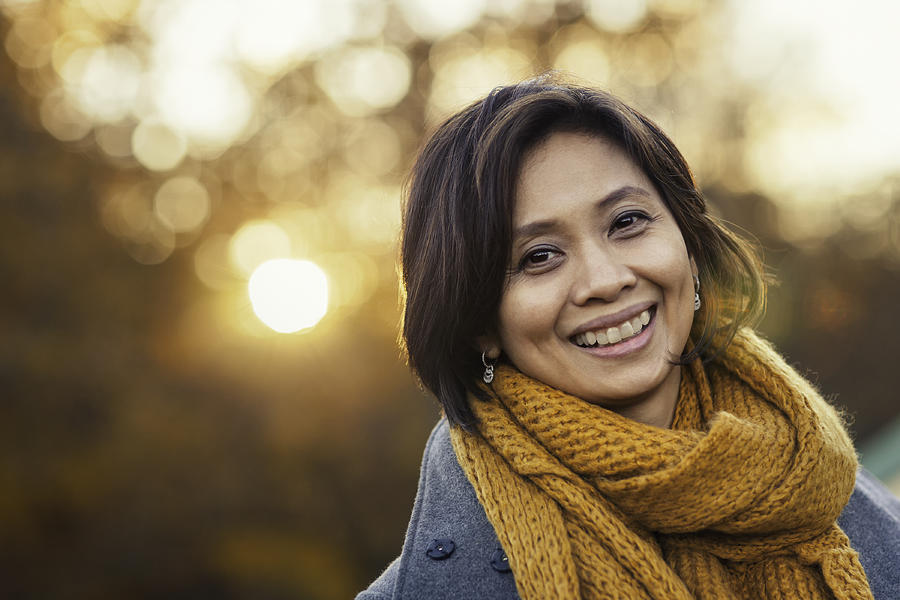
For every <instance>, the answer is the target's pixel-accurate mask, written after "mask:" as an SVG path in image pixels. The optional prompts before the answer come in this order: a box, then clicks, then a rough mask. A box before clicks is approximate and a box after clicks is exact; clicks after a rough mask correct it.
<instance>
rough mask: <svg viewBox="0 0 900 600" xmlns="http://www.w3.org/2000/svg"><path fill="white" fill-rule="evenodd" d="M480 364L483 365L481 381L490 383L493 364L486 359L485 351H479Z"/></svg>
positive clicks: (492, 374) (492, 378)
mask: <svg viewBox="0 0 900 600" xmlns="http://www.w3.org/2000/svg"><path fill="white" fill-rule="evenodd" d="M481 364H483V365H484V375H482V376H481V379H482V381H484V382H485V383H486V384H488V385H490V384H491V382H492V381H494V365H492V364H491V363H489V362H488V361H487V353H486V352H482V353H481Z"/></svg>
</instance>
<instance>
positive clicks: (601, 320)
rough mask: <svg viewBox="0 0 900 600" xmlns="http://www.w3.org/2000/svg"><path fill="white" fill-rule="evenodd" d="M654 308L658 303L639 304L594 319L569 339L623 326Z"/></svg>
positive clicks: (575, 331)
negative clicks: (589, 332)
mask: <svg viewBox="0 0 900 600" xmlns="http://www.w3.org/2000/svg"><path fill="white" fill-rule="evenodd" d="M653 306H656V302H641V303H639V304H632V305H631V306H629V307H628V308H623V309H622V310H620V311H619V312H615V313H612V314H611V315H604V316H602V317H597V318H596V319H592V320H590V321H588V322H587V323H584V324H583V325H579V326H578V328H577V329H575V330H574V331H572V333H570V334H569V339H572V338H573V337H575V336H576V335H578V334H579V333H584V332H586V331H597V330H598V329H608V328H610V327H613V326H616V325H621V324H622V323H624V322H625V321H630V320H631V319H633V318H635V317H636V316H638V315H639V314H641V313H642V312H644V311H645V310H649V309H650V308H651V307H653ZM635 337H637V336H635Z"/></svg>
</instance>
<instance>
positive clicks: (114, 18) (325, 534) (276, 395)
mask: <svg viewBox="0 0 900 600" xmlns="http://www.w3.org/2000/svg"><path fill="white" fill-rule="evenodd" d="M263 4H264V6H263V8H262V9H260V8H259V7H258V8H257V10H255V11H253V10H251V8H249V7H251V6H252V3H251V4H248V5H246V6H245V4H244V3H242V2H239V1H238V0H233V1H229V2H223V3H221V4H209V3H204V2H202V1H194V0H191V1H190V2H188V1H186V0H185V1H183V2H168V1H164V0H159V1H157V2H149V1H146V0H145V1H144V2H139V1H138V0H68V1H61V0H59V1H57V0H52V1H51V0H47V1H46V2H40V1H26V0H18V1H15V0H6V1H5V2H0V9H2V10H3V14H4V15H5V20H4V21H2V22H0V33H2V36H3V39H4V40H5V49H6V53H5V54H4V55H3V57H2V59H0V202H2V204H0V211H2V213H0V216H2V218H0V265H2V270H3V273H4V285H3V294H2V296H0V334H2V339H3V341H4V343H3V345H2V346H0V382H2V388H0V389H2V392H0V393H2V404H0V406H2V413H0V447H2V452H0V481H2V489H3V494H2V495H0V539H3V541H4V543H3V548H2V549H0V596H2V597H10V598H57V597H66V598H79V599H80V598H85V599H86V598H101V597H103V598H106V597H129V598H157V597H168V598H180V597H184V598H187V597H191V598H196V597H216V598H273V599H276V598H310V599H323V600H324V599H331V598H347V597H351V596H352V595H353V594H354V593H355V592H356V591H357V590H359V589H360V588H362V587H364V586H365V585H366V584H367V583H368V582H369V581H370V580H371V579H372V578H374V577H375V576H376V575H377V573H378V572H379V571H380V569H381V568H383V567H384V566H385V565H386V564H387V563H388V562H389V560H391V559H392V558H393V557H394V556H395V555H396V554H397V552H398V551H399V549H400V545H401V543H402V539H403V533H404V530H405V526H406V522H407V519H408V516H409V511H410V509H411V503H412V498H413V494H414V491H415V480H416V476H417V470H418V464H419V458H420V455H421V448H422V445H423V443H424V440H425V437H426V436H427V432H428V430H429V428H430V427H431V425H432V423H433V422H434V420H435V419H436V418H437V409H436V407H435V404H434V403H433V402H432V401H430V400H428V399H425V398H424V397H423V394H422V393H421V392H420V391H419V390H418V389H417V388H416V386H415V383H414V382H413V381H412V378H411V377H410V376H409V374H408V372H407V371H406V368H405V367H404V365H403V362H402V358H401V357H400V354H399V351H398V350H397V347H396V339H397V334H398V327H397V326H398V323H399V319H400V314H399V309H398V305H397V280H396V275H395V264H394V263H395V257H396V236H397V225H398V222H399V202H400V189H401V186H402V182H403V177H404V174H405V173H406V171H407V170H408V167H409V165H410V164H411V162H412V159H413V156H414V153H415V150H416V148H417V147H418V145H419V144H420V142H421V140H422V139H423V138H424V137H425V135H426V134H427V131H429V130H430V129H431V128H433V127H434V126H435V124H436V123H437V122H438V121H439V120H440V118H441V117H442V116H444V115H446V114H448V113H449V112H450V111H452V110H454V109H455V108H458V107H460V106H461V105H463V104H464V103H465V102H467V101H469V100H471V99H474V98H476V97H478V96H480V95H481V94H483V93H485V92H487V91H488V90H490V89H491V87H493V86H494V85H497V84H500V83H504V82H510V81H514V80H517V79H520V78H523V77H527V76H530V75H532V74H534V73H539V72H542V71H544V70H546V69H549V68H558V69H565V70H567V71H571V72H573V73H575V74H576V76H578V77H580V78H582V79H583V80H585V81H587V82H595V83H598V84H600V85H603V86H604V87H607V88H609V89H612V90H613V91H614V92H616V93H617V94H619V95H621V96H622V97H624V98H625V99H626V100H628V101H630V102H632V103H635V104H636V105H638V106H639V107H640V108H641V109H642V110H644V111H645V112H647V113H649V114H650V115H651V116H653V117H654V118H655V119H657V120H658V121H660V122H661V123H662V124H663V125H664V127H665V128H666V129H667V130H668V131H669V132H670V133H671V134H672V135H673V137H674V138H675V140H676V142H677V143H678V144H679V145H680V146H681V148H682V150H683V151H684V152H685V154H686V155H687V157H688V159H689V161H690V162H691V164H692V165H693V166H694V168H695V170H696V175H697V177H698V180H699V181H700V182H701V184H702V185H703V187H704V189H705V191H706V194H707V196H708V198H709V199H710V201H711V203H712V205H713V209H714V210H715V211H716V212H717V213H719V214H721V215H722V216H723V217H725V218H726V219H728V220H729V221H731V222H734V223H736V224H738V225H739V226H740V227H742V228H744V229H746V230H748V231H750V232H753V234H754V235H755V236H756V237H758V239H759V240H760V242H761V244H762V246H763V248H764V250H765V255H766V260H767V262H768V264H769V265H771V266H772V268H773V271H774V272H775V273H776V275H777V276H778V278H779V280H780V285H779V286H778V287H775V288H774V289H773V290H772V292H771V297H770V308H769V313H768V316H767V317H766V320H765V321H764V322H763V324H762V330H763V332H764V333H765V334H767V335H768V336H769V337H770V338H772V339H773V341H775V343H776V344H777V345H778V346H779V348H781V349H782V350H783V351H784V352H785V354H786V355H787V356H788V358H789V360H790V361H791V362H793V363H795V364H798V365H799V366H800V368H801V370H804V372H807V373H808V374H809V375H810V376H811V377H812V378H813V380H815V381H816V382H817V383H818V384H819V386H820V387H821V389H822V390H823V391H824V392H825V393H826V394H831V395H833V398H834V399H835V402H836V403H837V404H838V405H840V406H842V407H844V408H845V409H846V411H847V414H848V415H849V416H850V417H851V418H852V419H853V425H852V427H853V430H854V433H855V435H856V436H857V439H860V440H864V439H865V438H867V437H868V436H870V435H871V434H873V433H874V432H876V431H877V430H878V429H880V428H881V426H882V425H883V424H885V423H887V422H888V421H889V420H891V419H893V418H896V417H897V415H898V412H900V406H898V403H897V402H896V401H895V400H894V399H893V395H894V390H896V389H897V387H898V383H900V382H898V379H897V375H896V370H895V368H894V366H893V363H894V358H893V357H894V356H896V355H897V354H898V351H900V347H898V346H900V335H898V334H900V331H898V327H897V326H895V325H893V320H892V319H886V318H885V316H886V315H890V314H892V313H891V312H890V311H891V309H892V308H893V307H894V306H896V305H897V303H898V300H900V277H898V269H900V218H898V203H900V192H898V189H900V188H898V181H900V179H898V178H900V168H898V167H897V166H895V167H894V168H887V167H882V168H881V169H880V170H879V171H877V172H875V173H873V172H870V171H866V172H864V173H857V172H853V173H850V172H849V171H848V172H847V173H841V174H840V175H841V178H840V179H834V177H835V176H836V174H835V173H833V172H826V171H819V172H817V173H815V174H814V175H813V176H811V177H808V178H807V179H806V180H802V181H800V180H797V179H796V178H792V174H794V173H796V169H798V168H800V167H798V163H796V162H795V163H791V164H783V161H782V163H779V162H778V161H777V160H776V161H775V163H774V164H773V163H766V162H765V161H764V159H765V158H766V156H769V154H767V151H766V148H769V146H766V145H765V144H766V143H769V142H771V139H772V138H771V135H774V134H773V131H777V132H782V131H785V130H787V131H793V132H794V133H795V134H796V139H794V140H793V141H794V142H795V143H798V144H800V145H801V147H802V142H803V132H809V131H811V128H812V126H813V125H816V126H817V127H818V126H821V127H825V128H827V127H828V126H829V123H831V122H832V121H834V119H835V118H836V117H835V115H836V114H837V112H836V111H838V109H839V108H840V107H839V106H838V105H837V104H835V103H834V102H833V100H834V98H832V97H822V96H820V95H817V94H816V93H815V92H814V91H811V92H803V93H801V92H797V91H796V90H794V88H793V87H791V86H790V85H788V84H789V81H786V79H785V78H786V77H788V75H789V74H790V71H785V70H784V69H786V68H787V67H785V66H784V65H791V64H796V63H798V61H799V62H801V63H802V62H803V61H802V60H799V59H798V56H801V57H802V56H804V54H803V53H804V52H805V51H807V50H808V48H806V47H804V46H802V45H801V46H800V48H799V50H798V47H797V46H796V45H795V46H791V47H788V48H781V50H780V52H781V54H775V55H774V56H775V58H774V59H771V58H770V59H769V63H768V64H769V66H770V68H771V69H772V71H771V72H762V74H760V73H761V72H760V71H759V64H758V63H754V65H755V67H754V68H755V69H756V70H755V71H753V72H752V73H751V75H752V76H750V75H746V73H744V74H742V71H741V70H740V69H736V68H734V65H733V64H732V63H730V62H729V61H730V60H732V58H729V56H728V55H727V54H728V53H726V52H723V50H722V49H723V48H726V47H730V46H729V45H728V43H727V42H728V41H729V40H728V36H729V35H730V33H731V31H732V30H731V29H730V28H729V27H731V25H730V24H731V23H732V21H733V20H734V19H735V18H736V17H735V15H734V14H733V12H730V8H729V7H730V4H728V3H719V2H712V1H711V0H710V1H706V0H656V1H648V2H636V1H635V2H628V3H618V4H616V3H609V2H604V1H601V0H592V1H586V2H576V1H560V2H554V1H553V0H521V1H519V0H507V1H505V2H500V3H486V2H479V1H474V0H473V1H471V2H464V3H436V2H429V1H426V0H419V1H416V0H404V1H399V0H398V2H396V3H389V2H382V1H379V0H340V1H338V0H334V1H332V2H308V3H307V2H302V3H292V2H280V3H279V2H278V1H277V0H268V1H267V2H265V3H263ZM440 6H450V7H452V11H451V12H449V13H440V12H439V8H435V7H440ZM223 7H224V8H223ZM310 7H312V8H310ZM263 9H265V10H263ZM191 11H193V13H192V12H191ZM279 11H287V12H286V13H283V14H282V13H280V12H279ZM291 11H293V12H291ZM297 11H299V12H297ZM304 11H307V12H304ZM317 11H318V12H317ZM436 11H437V12H436ZM185 14H187V15H188V16H187V17H186V16H185ZM191 15H193V16H191ZM435 15H437V16H435ZM188 17H190V18H188ZM251 17H252V18H251ZM285 23H288V24H289V25H291V26H289V27H288V26H286V25H285ZM326 30H327V32H328V33H327V34H326V33H323V32H324V31H326ZM222 31H225V32H230V33H229V35H230V36H231V37H228V36H225V37H223V36H222V35H218V34H220V33H221V32H222ZM254 32H255V33H254ZM179 36H181V37H179ZM226 38H227V39H226ZM764 41H765V40H763V41H761V42H760V43H762V42H764ZM179 44H180V45H179ZM229 44H230V45H229ZM769 45H770V46H771V44H769ZM757 58H758V57H757ZM185 70H186V71H185ZM185 72H187V74H188V75H187V76H186V75H185ZM185 77H187V78H185ZM173 90H174V91H173ZM179 90H180V91H179ZM785 90H790V93H791V94H794V95H793V96H791V95H786V94H787V92H786V91H785ZM173 94H174V95H173ZM179 94H181V95H179ZM797 94H799V95H797ZM803 94H806V95H803ZM223 98H225V99H223ZM792 111H793V112H792ZM851 112H852V111H851ZM797 114H802V115H803V120H802V123H800V125H802V127H800V128H799V129H796V128H795V129H793V130H792V129H790V127H791V126H792V124H794V125H796V124H797V123H796V122H795V121H792V120H790V119H789V118H788V117H790V116H791V115H795V116H796V115H797ZM819 118H821V123H820V122H819V121H816V119H819ZM773 124H774V125H773ZM778 139H780V138H778ZM815 139H819V138H815ZM872 144H873V146H877V145H876V144H875V142H874V141H873V142H872ZM771 156H772V157H775V158H778V160H781V159H780V158H779V157H780V156H781V155H779V154H778V153H777V152H775V151H774V150H773V151H771ZM761 161H762V162H761ZM779 165H780V166H779ZM800 166H801V167H802V165H800ZM779 169H780V170H779ZM801 170H802V169H801ZM851 176H852V177H851ZM854 177H855V179H854ZM848 181H851V182H853V183H852V185H850V184H848V183H847V182H848ZM829 186H831V188H829ZM829 189H830V191H829ZM823 190H824V191H823ZM279 256H287V257H295V258H304V259H310V260H313V261H315V262H316V263H318V264H319V265H320V266H321V267H322V268H323V270H324V271H325V272H326V274H327V276H328V280H329V285H330V290H329V291H330V294H331V296H330V298H331V300H330V304H329V310H328V313H327V314H326V316H325V317H324V318H323V319H322V321H320V322H319V324H318V325H317V326H316V327H314V328H312V329H309V330H306V331H304V332H301V333H299V334H295V335H279V334H276V333H274V332H272V331H270V330H268V329H267V328H266V327H265V326H263V325H262V323H260V321H259V320H258V319H257V318H256V317H255V315H254V313H253V308H252V307H251V305H250V301H249V300H248V298H247V279H248V277H249V276H250V274H251V273H252V272H253V270H254V269H255V268H256V267H257V266H258V265H259V264H260V263H261V262H262V261H264V260H266V259H267V258H273V257H279ZM876 319H877V320H879V321H880V322H879V323H877V324H876V323H875V321H876Z"/></svg>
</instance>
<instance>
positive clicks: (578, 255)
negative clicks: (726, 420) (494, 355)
mask: <svg viewBox="0 0 900 600" xmlns="http://www.w3.org/2000/svg"><path fill="white" fill-rule="evenodd" d="M694 271H695V268H694V265H693V261H692V260H691V258H690V257H689V256H688V252H687V249H686V247H685V244H684V238H683V237H682V235H681V231H680V230H679V229H678V225H677V224H676V222H675V219H674V218H673V216H672V214H671V213H670V212H669V210H668V209H667V208H666V206H665V204H664V203H663V201H662V199H661V198H660V197H659V194H658V193H657V192H656V189H655V187H654V186H653V184H652V183H651V182H650V180H649V179H648V178H647V176H646V175H645V174H644V172H643V171H642V170H641V169H640V168H639V167H638V166H637V165H636V164H634V163H633V162H632V161H631V159H630V158H629V157H628V156H627V155H626V154H625V153H624V152H623V151H622V150H620V149H619V148H618V146H616V145H615V144H613V143H612V142H610V141H608V140H606V139H604V138H602V137H596V136H589V135H586V134H579V133H555V134H553V135H551V137H549V138H548V139H547V140H546V141H545V142H543V143H542V144H540V145H539V146H538V147H536V148H535V149H534V150H533V151H532V152H531V153H529V154H528V155H527V156H526V159H525V161H524V163H523V166H522V170H521V172H520V174H519V180H518V186H517V194H516V202H515V209H514V211H513V246H512V264H511V265H510V276H509V280H508V282H507V287H506V289H505V291H504V293H503V297H502V300H501V302H500V310H499V324H498V330H497V334H498V335H497V339H496V340H495V341H497V342H499V346H500V349H501V350H502V351H503V352H505V353H506V355H507V357H508V358H509V360H510V361H512V363H513V364H514V365H515V366H516V367H517V368H518V369H519V370H521V371H522V372H523V373H525V374H526V375H529V376H531V377H533V378H535V379H538V380H540V381H542V382H544V383H546V384H549V385H551V386H553V387H555V388H558V389H561V390H563V391H565V392H568V393H570V394H572V395H574V396H577V397H579V398H582V399H584V400H587V401H589V402H592V403H595V404H600V405H603V406H605V407H607V408H610V409H612V410H615V411H617V412H620V413H622V414H624V415H626V416H629V417H631V418H635V419H636V420H640V421H643V422H647V423H652V424H655V425H660V426H668V424H669V421H670V420H671V416H672V411H673V409H674V404H675V399H676V398H677V392H678V382H679V380H680V371H679V368H678V367H676V366H673V365H672V364H671V363H670V359H671V358H672V357H673V356H677V355H679V354H680V353H681V352H682V351H683V349H684V346H685V343H686V342H687V339H688V334H689V333H690V330H691V324H692V322H693V316H694V300H693V298H694V284H693V279H692V274H693V272H694Z"/></svg>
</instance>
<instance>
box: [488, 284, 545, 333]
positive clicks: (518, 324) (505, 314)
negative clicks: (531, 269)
mask: <svg viewBox="0 0 900 600" xmlns="http://www.w3.org/2000/svg"><path fill="white" fill-rule="evenodd" d="M559 312H560V311H559V299H558V294H554V293H552V291H551V290H541V289H536V288H535V286H528V285H524V284H520V285H513V286H511V287H510V288H509V289H507V291H506V293H505V294H504V296H503V300H502V301H501V302H500V310H499V314H498V316H499V321H500V322H499V333H500V336H501V338H504V339H506V340H507V341H514V340H517V339H518V340H521V339H524V338H531V339H534V338H539V337H544V336H547V335H552V334H553V331H554V325H555V323H556V319H557V317H558V315H559Z"/></svg>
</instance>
